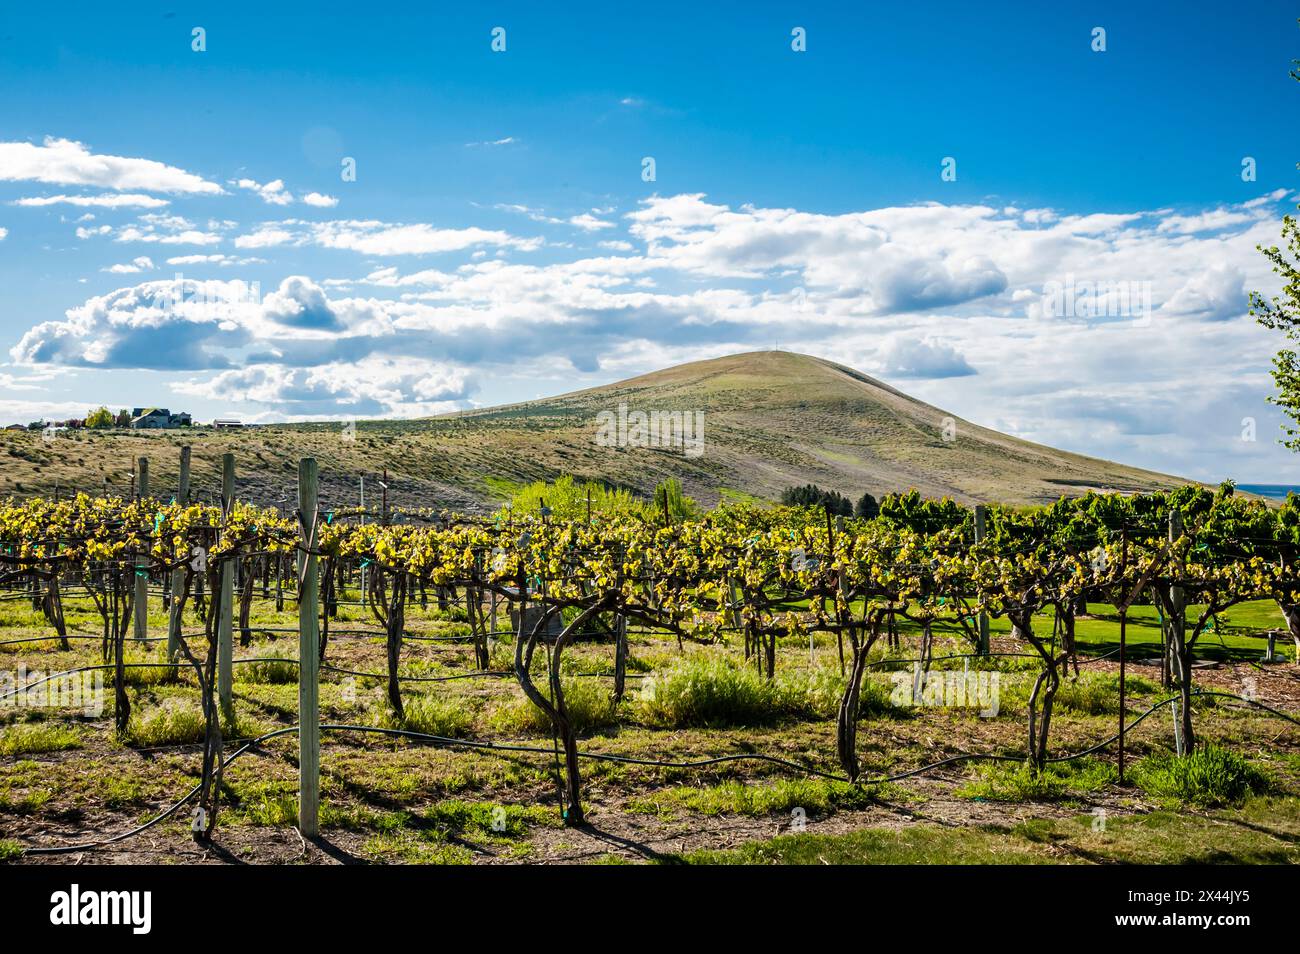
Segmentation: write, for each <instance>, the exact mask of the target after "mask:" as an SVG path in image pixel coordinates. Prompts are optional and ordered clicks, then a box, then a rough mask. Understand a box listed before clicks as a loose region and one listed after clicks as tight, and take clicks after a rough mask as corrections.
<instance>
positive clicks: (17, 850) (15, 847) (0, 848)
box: [0, 838, 23, 864]
mask: <svg viewBox="0 0 1300 954" xmlns="http://www.w3.org/2000/svg"><path fill="white" fill-rule="evenodd" d="M22 854H23V846H22V845H20V844H19V843H18V842H16V841H14V840H13V839H12V838H0V864H3V863H4V862H6V861H14V860H15V859H17V858H21V857H22Z"/></svg>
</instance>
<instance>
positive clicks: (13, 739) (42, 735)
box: [0, 722, 81, 755]
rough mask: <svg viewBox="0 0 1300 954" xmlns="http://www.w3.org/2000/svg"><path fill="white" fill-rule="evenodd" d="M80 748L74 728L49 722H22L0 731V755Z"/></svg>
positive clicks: (78, 736) (30, 753) (31, 753)
mask: <svg viewBox="0 0 1300 954" xmlns="http://www.w3.org/2000/svg"><path fill="white" fill-rule="evenodd" d="M78 748H81V734H80V733H79V732H77V731H76V730H75V729H70V728H67V727H64V726H59V725H55V724H53V723H49V722H22V723H18V724H17V725H11V726H9V727H8V728H7V729H5V730H4V731H3V732H0V755H34V754H36V753H39V752H63V751H66V750H67V749H78Z"/></svg>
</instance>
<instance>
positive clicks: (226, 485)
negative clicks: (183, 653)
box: [217, 454, 239, 718]
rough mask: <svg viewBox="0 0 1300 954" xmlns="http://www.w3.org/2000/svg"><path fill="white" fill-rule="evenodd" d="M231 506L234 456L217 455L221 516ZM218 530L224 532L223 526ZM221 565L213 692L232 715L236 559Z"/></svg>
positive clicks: (237, 563) (233, 556)
mask: <svg viewBox="0 0 1300 954" xmlns="http://www.w3.org/2000/svg"><path fill="white" fill-rule="evenodd" d="M234 505H235V455H234V454H222V455H221V515H222V518H223V523H224V518H225V517H227V516H229V515H230V511H231V510H232V509H233V508H234ZM222 533H223V534H224V533H225V530H224V528H223V530H222ZM225 560H226V563H225V566H223V567H222V568H221V595H220V597H219V602H218V603H217V612H218V614H219V615H218V616H217V694H218V696H220V698H221V709H222V711H223V712H225V714H226V717H227V718H231V717H232V716H233V715H234V707H233V701H232V689H233V683H234V673H233V671H234V654H235V641H234V639H233V637H232V632H231V631H232V629H233V621H234V614H235V568H236V567H237V566H239V558H238V557H237V556H235V555H234V554H226V556H225Z"/></svg>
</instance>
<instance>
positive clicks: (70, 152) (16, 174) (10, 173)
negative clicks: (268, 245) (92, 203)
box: [0, 136, 222, 195]
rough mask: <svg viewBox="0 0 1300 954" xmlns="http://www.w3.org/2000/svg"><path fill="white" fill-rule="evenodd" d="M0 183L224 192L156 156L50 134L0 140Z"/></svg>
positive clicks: (173, 191)
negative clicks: (117, 152)
mask: <svg viewBox="0 0 1300 954" xmlns="http://www.w3.org/2000/svg"><path fill="white" fill-rule="evenodd" d="M0 181H7V182H48V183H50V184H52V185H79V186H99V187H101V188H105V189H116V190H118V191H121V192H125V191H127V190H131V189H139V190H142V191H145V192H166V193H174V194H189V195H220V194H221V193H222V189H221V186H219V185H217V184H216V183H215V182H209V181H207V180H206V179H204V178H202V177H201V176H197V175H195V174H194V173H192V172H186V171H185V170H184V169H178V168H176V167H175V166H169V165H166V164H164V163H161V162H156V161H154V160H152V159H133V158H127V157H124V156H110V155H100V154H96V153H92V152H91V151H90V150H89V149H87V148H86V147H85V146H84V145H82V144H81V143H79V142H73V141H72V140H70V139H58V138H55V137H52V136H50V137H46V139H45V141H44V142H43V143H42V144H41V145H39V146H37V145H35V144H33V143H30V142H0Z"/></svg>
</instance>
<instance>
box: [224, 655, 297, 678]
mask: <svg viewBox="0 0 1300 954" xmlns="http://www.w3.org/2000/svg"><path fill="white" fill-rule="evenodd" d="M257 657H258V658H257V661H256V662H247V663H241V664H240V665H238V666H235V667H234V674H235V681H236V682H243V683H263V684H268V685H283V684H286V683H294V684H296V683H297V682H298V660H297V657H295V656H290V655H289V654H288V653H287V652H285V651H284V650H270V651H266V652H261V653H258V654H257ZM236 661H238V660H236Z"/></svg>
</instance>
